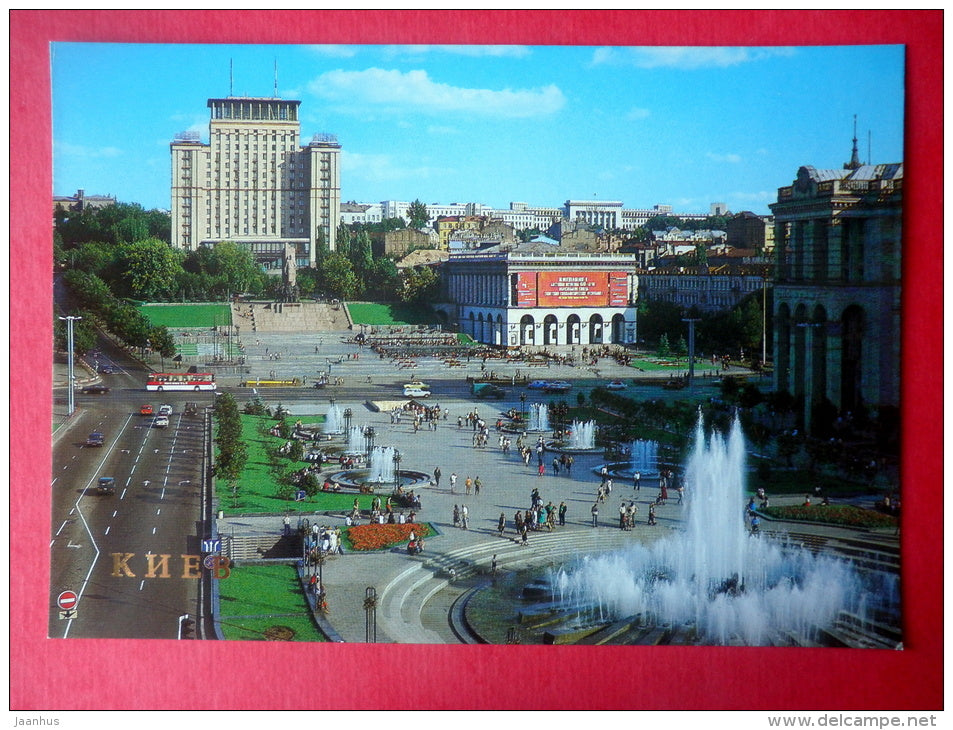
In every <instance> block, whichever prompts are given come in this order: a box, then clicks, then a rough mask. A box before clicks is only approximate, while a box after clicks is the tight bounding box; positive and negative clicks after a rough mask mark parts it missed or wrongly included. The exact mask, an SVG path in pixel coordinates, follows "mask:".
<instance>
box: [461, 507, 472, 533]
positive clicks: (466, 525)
mask: <svg viewBox="0 0 953 730" xmlns="http://www.w3.org/2000/svg"><path fill="white" fill-rule="evenodd" d="M460 518H461V519H462V520H463V529H464V530H469V529H470V510H469V508H468V507H467V506H466V505H463V507H461V508H460Z"/></svg>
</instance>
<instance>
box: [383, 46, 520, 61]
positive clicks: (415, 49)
mask: <svg viewBox="0 0 953 730" xmlns="http://www.w3.org/2000/svg"><path fill="white" fill-rule="evenodd" d="M382 50H383V52H384V53H385V54H386V55H388V56H391V57H394V56H408V55H418V56H419V55H421V54H424V53H433V52H438V53H450V54H453V55H457V56H471V57H490V58H525V57H526V56H529V55H530V54H531V53H532V51H531V50H530V49H529V48H528V47H527V46H469V45H452V46H451V45H446V46H445V45H410V44H408V45H399V46H385V47H384V48H383V49H382Z"/></svg>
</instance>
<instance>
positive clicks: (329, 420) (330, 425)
mask: <svg viewBox="0 0 953 730" xmlns="http://www.w3.org/2000/svg"><path fill="white" fill-rule="evenodd" d="M343 414H344V412H343V411H342V410H341V407H340V406H339V405H338V404H337V403H332V404H331V407H330V408H328V412H327V415H326V416H325V417H324V433H344V427H343V426H342V424H341V421H342V419H343Z"/></svg>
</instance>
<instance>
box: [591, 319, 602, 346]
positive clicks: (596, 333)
mask: <svg viewBox="0 0 953 730" xmlns="http://www.w3.org/2000/svg"><path fill="white" fill-rule="evenodd" d="M604 336H605V323H604V322H603V321H602V315H601V314H593V315H592V316H591V317H589V344H591V345H601V344H602V343H603V341H604Z"/></svg>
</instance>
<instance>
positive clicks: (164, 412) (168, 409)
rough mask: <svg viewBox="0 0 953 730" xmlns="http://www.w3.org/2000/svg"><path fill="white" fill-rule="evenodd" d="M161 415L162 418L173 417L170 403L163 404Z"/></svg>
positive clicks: (160, 410) (160, 407)
mask: <svg viewBox="0 0 953 730" xmlns="http://www.w3.org/2000/svg"><path fill="white" fill-rule="evenodd" d="M159 415H160V416H171V415H172V406H170V405H169V404H168V403H163V404H162V405H161V406H159Z"/></svg>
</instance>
